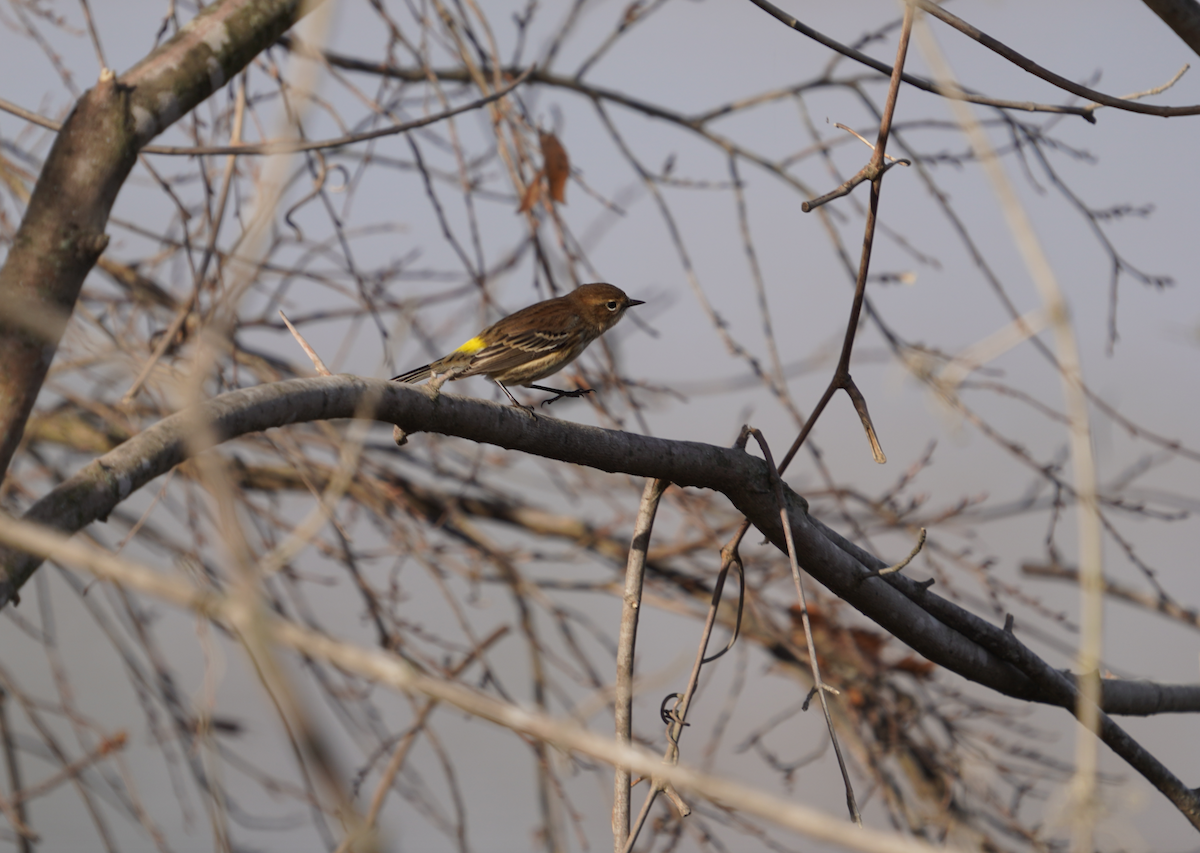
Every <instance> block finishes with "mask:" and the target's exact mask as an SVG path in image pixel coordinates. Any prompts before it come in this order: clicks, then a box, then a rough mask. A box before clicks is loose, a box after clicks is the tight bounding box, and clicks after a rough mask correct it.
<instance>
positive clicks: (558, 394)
mask: <svg viewBox="0 0 1200 853" xmlns="http://www.w3.org/2000/svg"><path fill="white" fill-rule="evenodd" d="M525 387H526V388H533V389H535V390H538V391H545V392H546V393H547V394H553V395H554V396H553V397H551V398H550V399H549V400H542V405H543V406H545V405H548V404H550V403H553V402H555V401H556V400H561V399H562V398H563V397H583V396H584V395H586V394H595V393H596V389H595V388H576V389H575V390H574V391H560V390H559V389H558V388H547V387H546V386H545V385H526V386H525Z"/></svg>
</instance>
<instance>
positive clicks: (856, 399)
mask: <svg viewBox="0 0 1200 853" xmlns="http://www.w3.org/2000/svg"><path fill="white" fill-rule="evenodd" d="M753 2H755V3H757V4H758V5H763V2H762V0H753ZM912 24H913V9H912V6H911V5H906V6H905V7H904V23H903V25H902V27H901V29H900V42H899V44H898V45H897V47H896V63H895V65H894V66H893V67H892V79H891V81H890V82H889V84H888V95H887V101H886V103H885V104H884V108H883V116H882V118H881V119H880V122H879V136H878V139H877V140H876V142H875V153H874V154H873V155H872V156H871V162H870V163H869V164H867V166H866V167H865V169H868V170H870V171H871V173H872V175H873V177H871V193H870V199H869V202H868V207H867V224H866V228H865V229H864V232H863V246H862V255H861V257H860V259H859V264H858V277H857V279H856V281H855V283H854V300H853V302H852V303H851V305H850V319H849V321H848V322H847V323H846V336H845V338H844V339H843V341H842V353H841V355H840V356H839V357H838V363H837V367H836V368H835V369H834V371H833V377H832V378H831V379H830V380H829V385H828V387H827V388H826V389H825V393H824V394H822V395H821V399H820V400H819V401H817V405H816V407H815V408H814V409H813V412H812V414H811V415H809V416H808V420H807V421H805V422H804V426H803V427H802V428H801V430H800V434H799V435H797V436H796V440H795V441H793V442H792V446H791V447H790V448H788V452H787V453H786V454H785V455H784V457H783V461H782V462H781V463H780V465H779V470H780V471H781V472H782V471H786V470H787V467H788V465H789V464H791V461H792V459H793V458H794V457H795V455H796V453H797V452H799V450H800V446H801V445H802V444H804V440H805V439H806V438H808V434H809V433H810V432H812V428H813V426H814V425H815V424H816V422H817V419H818V418H819V417H820V416H821V413H822V412H824V411H825V407H826V406H828V405H829V401H830V400H831V399H833V395H834V394H835V393H836V392H837V390H838V389H839V388H840V389H842V390H844V391H845V392H846V393H847V394H849V395H850V399H851V401H852V402H853V403H854V408H855V410H856V411H857V412H858V416H859V418H860V419H861V420H862V423H863V427H864V429H865V430H866V432H867V438H868V440H869V441H870V442H871V453H872V455H873V456H874V457H875V461H876V462H879V463H880V464H882V463H884V462H886V461H887V457H886V456H885V455H884V453H883V448H882V447H881V446H880V444H879V437H878V436H877V435H876V433H875V428H874V426H873V425H872V423H871V416H870V415H869V414H868V413H867V403H866V400H865V399H864V398H863V396H862V394H861V393H860V392H859V390H858V388H857V387H856V386H855V385H854V380H853V379H852V378H851V376H850V355H851V354H852V353H853V352H854V337H855V335H856V334H857V332H858V321H859V318H860V317H861V316H862V306H863V301H864V300H865V299H866V291H867V273H868V271H869V270H870V266H871V249H872V247H873V246H874V244H875V220H876V216H877V215H878V212H879V193H880V190H881V188H882V186H883V175H884V172H885V171H886V169H885V168H884V164H883V159H884V157H885V156H886V154H887V141H888V136H889V135H890V133H891V128H892V116H893V115H894V114H895V112H896V99H897V97H898V96H899V92H900V80H901V77H902V76H903V71H904V58H905V56H906V55H907V54H908V39H909V36H910V35H911V34H912ZM897 162H901V161H897Z"/></svg>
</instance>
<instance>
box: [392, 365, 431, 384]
mask: <svg viewBox="0 0 1200 853" xmlns="http://www.w3.org/2000/svg"><path fill="white" fill-rule="evenodd" d="M432 367H433V365H432V364H427V365H425V366H424V367H418V368H415V369H413V370H410V371H408V373H401V374H400V375H399V376H393V377H392V381H393V382H407V383H410V384H411V383H414V382H423V381H424V380H426V379H428V378H429V377H430V376H432V375H433V371H432V370H431V369H430V368H432Z"/></svg>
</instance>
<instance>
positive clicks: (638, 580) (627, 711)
mask: <svg viewBox="0 0 1200 853" xmlns="http://www.w3.org/2000/svg"><path fill="white" fill-rule="evenodd" d="M669 485H670V483H668V482H667V481H666V480H647V481H646V487H645V488H644V489H643V490H642V501H641V504H640V505H639V506H638V515H637V521H636V522H635V524H634V527H633V541H632V542H631V543H630V546H629V559H628V561H627V562H626V565H625V594H624V596H623V597H622V604H621V630H620V633H619V635H618V637H617V675H616V680H615V681H614V686H613V705H614V717H615V722H616V730H617V734H616V738H617V743H622V744H629V743H632V740H633V660H634V648H635V646H636V644H637V627H638V616H639V614H640V613H641V607H642V583H643V581H644V580H645V576H646V553H647V551H649V549H650V531H651V530H652V529H653V527H654V516H655V514H656V513H657V512H658V503H659V500H660V499H661V498H662V496H663V493H664V492H665V491H666V490H667V486H669ZM629 783H630V776H629V771H628V770H626V769H625V768H623V767H618V768H617V769H616V773H615V774H614V778H613V813H612V830H613V849H614V850H615V851H617V853H620V851H622V850H624V849H625V844H626V841H627V839H628V838H629V793H630V791H629Z"/></svg>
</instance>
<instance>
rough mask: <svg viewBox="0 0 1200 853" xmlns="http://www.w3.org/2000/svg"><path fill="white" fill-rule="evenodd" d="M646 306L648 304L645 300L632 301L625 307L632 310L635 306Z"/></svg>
mask: <svg viewBox="0 0 1200 853" xmlns="http://www.w3.org/2000/svg"><path fill="white" fill-rule="evenodd" d="M645 304H646V301H645V300H644V299H630V300H629V302H628V303H626V305H625V307H626V308H632V307H633V306H634V305H645Z"/></svg>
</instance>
